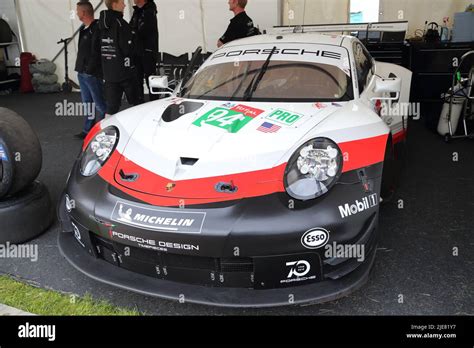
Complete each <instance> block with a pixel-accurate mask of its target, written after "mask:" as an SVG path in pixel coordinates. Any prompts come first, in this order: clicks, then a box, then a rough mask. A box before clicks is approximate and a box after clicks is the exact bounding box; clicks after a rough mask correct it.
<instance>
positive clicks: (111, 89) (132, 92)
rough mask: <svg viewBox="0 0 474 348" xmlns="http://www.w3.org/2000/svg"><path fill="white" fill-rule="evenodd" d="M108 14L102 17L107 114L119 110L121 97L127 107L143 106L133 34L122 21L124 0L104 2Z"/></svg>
mask: <svg viewBox="0 0 474 348" xmlns="http://www.w3.org/2000/svg"><path fill="white" fill-rule="evenodd" d="M105 5H106V6H107V10H104V11H102V12H101V13H100V19H99V28H100V34H101V44H100V46H101V47H100V48H101V56H102V71H103V73H104V80H105V101H106V104H107V114H108V115H113V114H116V113H117V112H118V111H119V110H120V105H121V101H122V95H123V93H125V95H126V97H127V100H128V103H129V104H131V105H138V104H140V99H139V95H138V89H137V84H138V82H137V73H136V68H135V62H134V58H135V51H134V42H133V33H132V29H131V27H130V25H129V24H128V23H127V22H126V21H125V20H124V19H123V12H124V10H125V2H124V0H105Z"/></svg>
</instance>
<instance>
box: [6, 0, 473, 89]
mask: <svg viewBox="0 0 474 348" xmlns="http://www.w3.org/2000/svg"><path fill="white" fill-rule="evenodd" d="M77 1H78V0H1V1H0V17H3V18H6V19H7V20H8V22H9V23H10V25H11V26H12V28H13V29H14V31H15V32H16V33H17V34H19V30H18V27H17V20H16V16H17V14H18V17H19V19H20V21H19V24H20V26H21V34H22V35H21V36H22V39H23V48H24V51H27V52H32V53H33V54H34V55H36V57H37V58H47V59H53V58H54V57H55V56H56V55H57V53H58V52H59V51H60V49H61V46H60V45H57V44H56V42H57V41H59V39H61V38H68V37H71V36H72V35H73V34H74V33H75V32H76V31H77V29H78V28H79V26H80V24H81V23H80V22H79V20H78V19H77V18H76V16H75V8H76V3H77ZM125 1H126V3H127V8H126V15H125V19H126V20H129V19H130V17H131V13H132V5H133V0H125ZM471 1H472V0H380V14H379V21H396V20H408V21H409V33H408V34H409V36H411V35H412V34H413V32H414V31H415V30H416V29H418V28H423V26H424V21H425V20H428V21H429V22H431V21H436V22H438V23H441V22H442V17H444V16H449V17H451V18H452V17H453V14H454V13H455V12H459V11H463V10H464V9H465V7H466V6H467V5H468V4H469V3H470V2H471ZM100 2H101V1H100V0H91V3H92V4H93V5H94V6H97V5H98V4H99V3H100ZM155 2H156V3H157V5H158V11H159V14H158V21H159V31H160V51H161V52H167V53H170V54H173V55H176V56H179V55H181V54H183V53H190V52H193V51H194V50H195V49H196V47H197V46H202V47H203V49H204V51H208V52H212V51H214V50H215V49H216V42H217V40H218V38H219V37H220V36H221V35H222V34H223V32H224V31H225V29H226V27H227V25H228V23H229V20H230V19H231V18H232V13H231V12H230V11H228V6H227V0H155ZM15 5H16V12H15ZM104 8H105V6H104V5H103V4H102V5H101V6H100V8H99V10H98V11H100V10H103V9H104ZM349 11H350V0H249V4H248V7H247V12H248V13H249V15H250V16H251V17H252V18H253V20H254V22H255V24H256V25H258V26H259V27H260V29H261V30H264V29H270V28H271V27H273V26H275V25H300V24H303V23H306V24H322V23H327V24H330V23H346V22H347V21H348V18H349ZM97 16H98V13H97ZM451 23H452V22H451ZM77 39H78V38H77V37H76V38H75V40H74V42H72V43H71V44H70V45H69V53H70V56H69V73H70V76H71V77H72V79H74V80H76V76H75V74H74V72H73V70H74V63H75V56H76V54H77ZM13 51H14V49H12V54H11V55H12V56H13V57H14V56H15V53H14V52H13ZM16 55H18V54H16ZM7 63H8V64H9V65H13V63H14V62H13V61H11V60H10V61H9V62H7ZM55 63H56V64H57V66H58V69H57V74H58V76H59V77H60V81H62V80H63V76H64V56H63V55H62V54H61V55H59V56H58V57H57V59H56V60H55Z"/></svg>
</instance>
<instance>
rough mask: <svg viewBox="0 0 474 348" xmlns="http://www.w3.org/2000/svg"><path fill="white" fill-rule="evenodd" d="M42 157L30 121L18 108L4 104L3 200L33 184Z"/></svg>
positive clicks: (0, 148)
mask: <svg viewBox="0 0 474 348" xmlns="http://www.w3.org/2000/svg"><path fill="white" fill-rule="evenodd" d="M42 161H43V158H42V153H41V146H40V143H39V140H38V137H37V136H36V134H35V132H34V131H33V129H31V127H30V125H29V124H28V123H27V122H26V121H25V120H24V119H23V118H22V117H21V116H19V115H18V114H16V113H15V112H13V111H11V110H9V109H5V108H0V200H1V199H2V197H6V196H7V195H14V194H15V193H17V192H19V191H21V190H22V189H24V188H25V187H26V186H27V185H29V184H31V182H33V180H35V179H36V177H37V176H38V174H39V172H40V170H41V165H42Z"/></svg>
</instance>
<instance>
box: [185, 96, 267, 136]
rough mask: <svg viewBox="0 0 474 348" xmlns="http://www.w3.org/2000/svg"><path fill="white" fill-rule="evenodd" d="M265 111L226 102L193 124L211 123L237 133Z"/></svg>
mask: <svg viewBox="0 0 474 348" xmlns="http://www.w3.org/2000/svg"><path fill="white" fill-rule="evenodd" d="M263 112H264V111H263V110H260V109H255V108H252V107H250V106H246V105H242V104H232V103H230V104H224V105H223V106H220V107H217V108H214V109H212V110H210V111H208V112H207V113H205V114H204V115H202V116H201V117H199V118H198V119H197V120H196V121H194V122H193V125H195V126H198V127H203V126H205V125H210V126H214V127H218V128H222V129H225V130H227V131H228V132H229V133H237V132H238V131H240V130H241V129H242V128H244V127H245V126H246V125H247V124H248V123H250V122H251V121H252V120H253V119H254V118H256V117H257V116H259V115H260V114H262V113H263Z"/></svg>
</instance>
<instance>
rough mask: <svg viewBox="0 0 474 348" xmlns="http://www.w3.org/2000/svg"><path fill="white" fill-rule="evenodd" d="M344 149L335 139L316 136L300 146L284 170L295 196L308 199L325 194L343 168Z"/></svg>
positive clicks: (286, 184) (289, 186)
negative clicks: (342, 149)
mask: <svg viewBox="0 0 474 348" xmlns="http://www.w3.org/2000/svg"><path fill="white" fill-rule="evenodd" d="M342 163H343V162H342V154H341V150H340V149H339V147H338V146H337V144H336V143H334V142H333V141H332V140H329V139H327V138H316V139H313V140H310V141H308V142H307V143H305V144H304V145H303V146H301V147H300V148H299V149H298V150H297V151H296V152H295V153H294V154H293V156H292V157H291V158H290V161H289V162H288V166H287V167H286V171H285V188H286V192H288V194H289V195H290V196H291V197H293V198H296V199H299V200H303V201H307V200H310V199H314V198H317V197H320V196H322V195H324V194H325V193H326V192H328V191H329V189H330V188H331V187H332V186H333V185H334V184H335V183H336V182H337V180H338V179H339V176H340V175H341V171H342Z"/></svg>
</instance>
